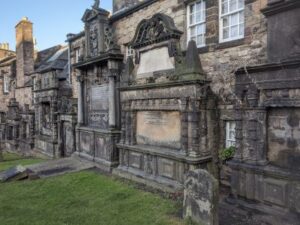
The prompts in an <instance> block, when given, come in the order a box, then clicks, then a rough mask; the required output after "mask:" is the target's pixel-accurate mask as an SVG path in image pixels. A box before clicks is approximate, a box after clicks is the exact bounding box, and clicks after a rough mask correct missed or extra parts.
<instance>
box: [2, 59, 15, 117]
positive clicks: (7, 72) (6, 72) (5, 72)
mask: <svg viewBox="0 0 300 225" xmlns="http://www.w3.org/2000/svg"><path fill="white" fill-rule="evenodd" d="M14 69H15V67H14V66H12V65H7V66H4V67H1V66H0V111H2V112H6V111H7V105H8V103H9V99H10V98H12V97H13V87H12V85H10V87H9V93H4V79H5V77H6V79H9V81H10V83H11V81H12V80H11V75H13V74H14V71H13V70H14Z"/></svg>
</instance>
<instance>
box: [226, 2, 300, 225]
mask: <svg viewBox="0 0 300 225" xmlns="http://www.w3.org/2000/svg"><path fill="white" fill-rule="evenodd" d="M299 3H300V2H299V1H298V0H290V1H287V0H286V1H285V0H281V1H274V0H273V1H269V4H268V6H267V7H266V8H265V9H264V10H263V13H264V14H265V15H266V17H267V19H268V39H269V40H268V58H269V63H268V64H264V65H258V66H252V67H248V68H246V69H244V68H243V69H240V70H238V71H237V73H236V87H235V94H236V96H237V97H239V98H240V101H239V102H237V104H236V120H237V124H236V140H237V145H236V147H237V148H236V154H235V156H234V159H233V160H232V161H230V162H229V165H230V167H231V168H232V170H233V172H232V178H231V191H232V194H233V196H234V197H235V200H236V201H237V202H238V203H240V204H242V205H243V206H247V207H249V208H254V209H255V210H257V209H258V210H261V211H263V212H267V213H269V214H271V215H272V216H273V218H274V221H273V222H271V223H272V224H277V223H278V224H279V223H280V224H297V223H299V219H298V221H296V220H297V219H296V220H295V219H294V220H295V221H293V222H291V223H288V221H287V220H286V217H287V216H286V215H287V214H286V213H287V212H288V213H289V220H293V218H297V217H298V218H299V215H300V204H299V199H300V177H299V171H300V147H299V146H300V138H299V137H300V133H299V124H300V122H299V121H300V54H299V46H300V43H299V40H300V26H299V19H300V4H299ZM286 24H288V26H287V25H286ZM279 33H280V34H281V35H278V34H279ZM287 40H290V41H287ZM242 199H247V200H250V201H252V202H256V203H257V204H248V203H247V201H242ZM281 219H282V220H281ZM279 221H281V222H279Z"/></svg>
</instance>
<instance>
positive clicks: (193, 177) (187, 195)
mask: <svg viewBox="0 0 300 225" xmlns="http://www.w3.org/2000/svg"><path fill="white" fill-rule="evenodd" d="M218 205H219V184H218V181H217V180H216V179H215V178H214V177H213V176H212V175H211V174H210V173H209V172H208V171H206V170H202V169H197V170H192V171H189V172H188V173H187V177H186V180H185V183H184V202H183V214H184V217H185V218H191V219H192V220H193V221H195V222H197V223H199V224H201V225H218V224H219V220H218Z"/></svg>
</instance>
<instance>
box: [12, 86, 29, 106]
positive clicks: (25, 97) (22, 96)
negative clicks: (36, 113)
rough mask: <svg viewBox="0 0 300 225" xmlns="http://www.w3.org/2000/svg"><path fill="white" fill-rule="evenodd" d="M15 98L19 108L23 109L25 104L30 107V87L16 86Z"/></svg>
mask: <svg viewBox="0 0 300 225" xmlns="http://www.w3.org/2000/svg"><path fill="white" fill-rule="evenodd" d="M15 98H16V100H17V102H19V104H20V108H21V109H24V108H25V105H29V107H30V109H32V87H23V88H17V89H16V90H15Z"/></svg>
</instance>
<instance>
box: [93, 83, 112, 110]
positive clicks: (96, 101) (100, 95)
mask: <svg viewBox="0 0 300 225" xmlns="http://www.w3.org/2000/svg"><path fill="white" fill-rule="evenodd" d="M108 91H109V90H108V86H107V85H103V86H95V87H92V88H91V109H92V111H95V110H108Z"/></svg>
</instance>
